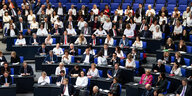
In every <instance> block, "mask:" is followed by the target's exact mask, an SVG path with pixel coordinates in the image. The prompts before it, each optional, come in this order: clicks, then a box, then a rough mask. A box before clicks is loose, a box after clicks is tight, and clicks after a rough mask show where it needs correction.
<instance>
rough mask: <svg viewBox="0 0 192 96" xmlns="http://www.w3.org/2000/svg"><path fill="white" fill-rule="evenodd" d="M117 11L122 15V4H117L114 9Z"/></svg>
mask: <svg viewBox="0 0 192 96" xmlns="http://www.w3.org/2000/svg"><path fill="white" fill-rule="evenodd" d="M116 11H117V13H118V14H119V16H122V15H123V9H122V6H121V5H119V6H118V8H117V9H116Z"/></svg>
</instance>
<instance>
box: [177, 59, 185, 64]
mask: <svg viewBox="0 0 192 96" xmlns="http://www.w3.org/2000/svg"><path fill="white" fill-rule="evenodd" d="M175 62H176V64H180V65H185V61H184V59H183V57H181V59H180V62H178V61H177V59H176V58H175Z"/></svg>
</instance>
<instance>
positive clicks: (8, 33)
mask: <svg viewBox="0 0 192 96" xmlns="http://www.w3.org/2000/svg"><path fill="white" fill-rule="evenodd" d="M13 30H14V31H15V35H18V31H17V29H13ZM10 32H11V31H10V29H8V30H7V36H10Z"/></svg>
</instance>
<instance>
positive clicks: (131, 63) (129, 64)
mask: <svg viewBox="0 0 192 96" xmlns="http://www.w3.org/2000/svg"><path fill="white" fill-rule="evenodd" d="M125 66H131V67H133V68H135V67H136V64H135V60H134V59H133V60H132V61H131V62H128V59H126V65H125Z"/></svg>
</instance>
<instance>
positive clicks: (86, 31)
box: [81, 23, 92, 35]
mask: <svg viewBox="0 0 192 96" xmlns="http://www.w3.org/2000/svg"><path fill="white" fill-rule="evenodd" d="M81 34H84V35H91V34H92V32H91V27H89V26H88V23H85V24H84V26H83V27H82V28H81Z"/></svg>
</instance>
